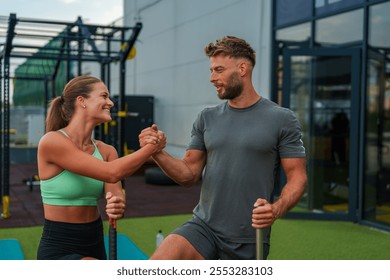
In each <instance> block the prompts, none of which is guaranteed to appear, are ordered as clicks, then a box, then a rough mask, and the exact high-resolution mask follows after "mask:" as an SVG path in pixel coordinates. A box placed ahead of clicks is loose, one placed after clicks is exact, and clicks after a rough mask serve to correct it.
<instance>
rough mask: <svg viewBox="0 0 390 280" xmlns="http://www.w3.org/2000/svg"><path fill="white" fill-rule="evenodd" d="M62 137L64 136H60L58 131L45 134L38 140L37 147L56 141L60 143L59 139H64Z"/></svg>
mask: <svg viewBox="0 0 390 280" xmlns="http://www.w3.org/2000/svg"><path fill="white" fill-rule="evenodd" d="M64 136H65V135H64V134H62V133H60V132H58V131H49V132H46V133H45V134H44V135H43V136H42V137H41V139H40V140H39V145H42V144H50V143H52V144H54V143H57V141H61V139H65V138H64Z"/></svg>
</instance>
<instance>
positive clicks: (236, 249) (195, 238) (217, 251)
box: [172, 215, 270, 260]
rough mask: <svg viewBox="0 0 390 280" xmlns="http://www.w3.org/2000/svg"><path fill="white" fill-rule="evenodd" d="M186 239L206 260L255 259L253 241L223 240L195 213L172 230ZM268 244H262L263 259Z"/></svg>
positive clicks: (266, 254)
mask: <svg viewBox="0 0 390 280" xmlns="http://www.w3.org/2000/svg"><path fill="white" fill-rule="evenodd" d="M172 233H173V234H178V235H180V236H183V237H184V238H185V239H187V240H188V241H189V242H190V243H191V244H192V246H194V248H195V249H196V250H197V251H198V252H199V253H200V254H201V255H202V256H203V257H204V258H205V259H206V260H218V259H220V260H255V259H256V244H255V243H234V242H230V241H225V240H223V239H222V238H220V237H219V236H218V235H216V234H215V233H214V232H213V230H212V229H211V228H210V227H209V226H207V225H206V224H205V223H204V222H203V221H201V220H200V219H199V218H198V217H196V216H195V215H193V216H192V219H190V220H189V221H187V222H186V223H184V224H183V225H182V226H180V227H179V228H177V229H176V230H174V231H173V232H172ZM269 249H270V246H269V244H266V243H264V244H263V250H264V251H263V255H264V259H267V256H268V253H269Z"/></svg>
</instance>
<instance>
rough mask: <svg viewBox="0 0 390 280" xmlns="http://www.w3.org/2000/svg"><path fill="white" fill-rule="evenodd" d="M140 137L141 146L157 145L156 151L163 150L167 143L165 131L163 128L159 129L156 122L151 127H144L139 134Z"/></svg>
mask: <svg viewBox="0 0 390 280" xmlns="http://www.w3.org/2000/svg"><path fill="white" fill-rule="evenodd" d="M138 139H139V144H140V147H141V148H142V147H144V146H146V145H147V144H153V145H156V150H155V153H158V152H160V151H162V150H163V149H164V148H165V146H166V144H167V138H166V136H165V133H164V132H162V131H161V130H158V127H157V125H155V124H153V125H152V126H151V127H147V128H145V129H143V130H142V131H141V133H140V135H139V136H138Z"/></svg>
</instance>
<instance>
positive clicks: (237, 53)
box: [204, 36, 256, 67]
mask: <svg viewBox="0 0 390 280" xmlns="http://www.w3.org/2000/svg"><path fill="white" fill-rule="evenodd" d="M204 51H205V53H206V55H207V56H208V57H209V58H210V57H213V56H216V55H220V54H222V55H225V56H228V57H233V58H246V59H248V60H249V61H250V62H251V63H252V66H253V67H254V66H255V64H256V53H255V51H254V50H253V49H252V47H251V46H250V45H249V44H248V43H247V42H246V41H245V40H243V39H240V38H237V37H234V36H225V37H223V38H221V39H217V40H216V41H215V42H213V43H210V44H208V45H207V46H206V47H205V48H204Z"/></svg>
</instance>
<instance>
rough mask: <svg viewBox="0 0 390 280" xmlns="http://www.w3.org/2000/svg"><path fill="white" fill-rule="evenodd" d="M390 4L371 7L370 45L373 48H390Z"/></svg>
mask: <svg viewBox="0 0 390 280" xmlns="http://www.w3.org/2000/svg"><path fill="white" fill-rule="evenodd" d="M389 14H390V2H387V3H383V4H379V5H375V6H371V7H370V20H369V23H368V26H369V27H368V28H369V31H368V32H369V33H368V44H369V45H370V46H371V47H380V48H390V29H389V26H390V17H389Z"/></svg>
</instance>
